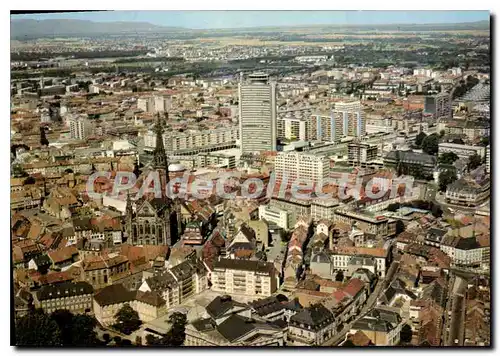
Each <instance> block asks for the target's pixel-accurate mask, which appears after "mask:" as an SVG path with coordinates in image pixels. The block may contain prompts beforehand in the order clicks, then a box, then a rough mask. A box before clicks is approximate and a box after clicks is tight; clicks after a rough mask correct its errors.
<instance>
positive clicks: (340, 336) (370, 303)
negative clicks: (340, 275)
mask: <svg viewBox="0 0 500 356" xmlns="http://www.w3.org/2000/svg"><path fill="white" fill-rule="evenodd" d="M398 268H399V262H398V261H394V262H392V264H391V267H389V270H388V271H387V275H386V276H385V278H384V279H380V280H379V281H378V283H377V285H376V287H375V289H374V290H373V292H372V293H371V294H370V296H369V297H368V299H367V300H366V302H365V305H364V306H363V308H362V309H361V311H360V312H359V314H358V316H357V317H356V318H355V319H354V320H353V321H351V322H350V323H349V324H347V325H346V326H344V328H343V329H342V331H340V332H339V333H337V334H335V335H334V336H333V337H332V338H331V339H329V340H328V341H325V342H324V343H323V345H321V346H336V345H338V344H339V343H340V342H342V341H344V339H345V337H346V334H347V333H348V332H349V330H351V327H352V325H353V324H354V322H355V321H356V320H357V319H358V318H359V317H360V316H362V315H364V314H366V313H367V312H368V311H369V310H370V309H371V308H373V307H374V306H375V303H376V302H377V299H378V298H379V296H380V295H381V294H382V292H383V291H384V290H385V289H386V288H387V286H388V285H389V284H390V283H391V282H392V280H393V279H394V276H395V275H396V272H397V270H398Z"/></svg>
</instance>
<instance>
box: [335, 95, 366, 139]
mask: <svg viewBox="0 0 500 356" xmlns="http://www.w3.org/2000/svg"><path fill="white" fill-rule="evenodd" d="M333 115H334V116H335V117H339V118H340V122H341V123H342V135H343V136H344V137H345V136H352V137H362V136H364V135H365V134H366V122H365V118H364V114H363V108H362V106H361V102H360V101H353V102H337V103H335V108H334V110H333ZM334 122H336V121H334Z"/></svg>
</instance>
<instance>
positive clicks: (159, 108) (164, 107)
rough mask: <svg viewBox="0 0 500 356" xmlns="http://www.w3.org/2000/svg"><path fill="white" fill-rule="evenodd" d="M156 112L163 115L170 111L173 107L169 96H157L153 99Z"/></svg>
mask: <svg viewBox="0 0 500 356" xmlns="http://www.w3.org/2000/svg"><path fill="white" fill-rule="evenodd" d="M153 102H154V112H156V113H158V112H159V113H163V112H167V111H168V110H170V108H171V107H172V99H171V98H170V97H169V96H163V95H155V96H154V97H153Z"/></svg>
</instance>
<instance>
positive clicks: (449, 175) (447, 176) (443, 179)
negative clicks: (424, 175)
mask: <svg viewBox="0 0 500 356" xmlns="http://www.w3.org/2000/svg"><path fill="white" fill-rule="evenodd" d="M456 180H457V174H456V173H455V171H453V170H450V169H447V170H445V171H443V172H441V173H439V191H441V192H445V191H446V187H447V186H448V184H451V183H453V182H454V181H456Z"/></svg>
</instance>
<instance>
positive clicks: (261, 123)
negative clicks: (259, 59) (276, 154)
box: [238, 73, 277, 153]
mask: <svg viewBox="0 0 500 356" xmlns="http://www.w3.org/2000/svg"><path fill="white" fill-rule="evenodd" d="M238 90H239V109H240V141H241V152H242V153H253V152H260V151H276V138H277V137H276V84H275V83H272V82H270V81H269V76H268V75H267V74H263V73H255V74H250V75H248V76H247V78H246V81H243V75H242V76H241V81H240V83H239V87H238Z"/></svg>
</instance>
